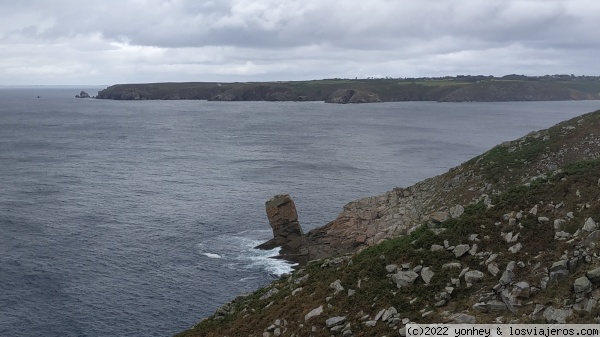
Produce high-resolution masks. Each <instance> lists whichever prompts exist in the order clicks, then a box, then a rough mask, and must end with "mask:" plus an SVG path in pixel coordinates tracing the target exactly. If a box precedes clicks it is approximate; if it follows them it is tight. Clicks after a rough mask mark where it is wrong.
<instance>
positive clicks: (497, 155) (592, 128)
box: [267, 111, 600, 262]
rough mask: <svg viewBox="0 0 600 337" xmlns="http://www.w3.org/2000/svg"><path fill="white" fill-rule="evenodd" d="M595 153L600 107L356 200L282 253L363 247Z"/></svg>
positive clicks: (599, 152) (311, 255) (310, 254)
mask: <svg viewBox="0 0 600 337" xmlns="http://www.w3.org/2000/svg"><path fill="white" fill-rule="evenodd" d="M596 158H600V111H597V112H594V113H590V114H586V115H583V116H580V117H577V118H574V119H571V120H569V121H566V122H563V123H560V124H557V125H556V126H554V127H552V128H550V129H547V130H542V131H537V132H532V133H530V134H528V135H527V136H525V137H522V138H519V139H517V140H514V141H510V142H505V143H503V144H500V145H498V146H496V147H495V148H493V149H492V150H490V151H488V152H486V153H484V154H482V155H481V156H479V157H476V158H474V159H472V160H470V161H468V162H466V163H463V164H462V165H460V166H458V167H456V168H454V169H451V170H450V171H449V172H447V173H445V174H442V175H439V176H436V177H433V178H430V179H426V180H424V181H421V182H419V183H417V184H415V185H413V186H410V187H407V188H395V189H393V190H391V191H388V192H386V193H384V194H382V195H378V196H373V197H367V198H362V199H358V200H356V201H352V202H350V203H348V204H347V205H346V206H344V209H343V210H342V212H341V213H340V214H339V216H338V217H337V218H336V219H335V220H333V221H331V222H330V223H328V224H326V225H324V226H323V227H319V228H315V229H313V230H311V231H309V232H308V233H306V235H304V236H303V238H304V239H302V240H304V241H303V243H302V245H298V244H291V243H288V244H287V246H286V247H288V248H289V247H301V250H302V251H301V252H300V250H299V249H297V250H294V249H286V250H283V251H282V256H283V257H285V258H289V259H291V260H294V261H297V262H298V259H296V258H295V256H297V255H299V254H300V255H302V256H303V259H302V260H303V261H304V260H305V259H304V256H306V259H307V260H314V259H321V258H328V257H331V256H335V255H340V254H347V253H353V252H357V251H361V250H363V249H365V248H367V247H370V246H374V245H376V244H379V243H381V242H383V241H385V240H388V239H391V238H394V237H398V236H402V235H406V234H409V233H410V232H411V231H413V230H415V229H416V228H418V227H419V226H421V225H429V226H433V225H435V224H436V223H440V222H444V221H446V220H447V219H451V218H457V217H459V216H460V215H461V214H462V212H463V210H464V207H465V206H467V205H469V204H472V203H476V202H482V203H483V204H484V205H485V206H486V207H492V205H491V198H490V197H491V196H492V195H497V194H499V193H501V192H503V191H505V190H506V188H508V187H511V186H514V185H518V184H527V183H528V182H530V181H532V180H534V179H536V178H540V177H542V178H543V177H545V175H544V174H546V175H547V174H553V173H555V172H556V170H557V168H558V167H560V166H562V165H565V164H568V163H571V162H576V161H580V160H590V159H596ZM548 172H550V173H548ZM288 197H289V196H288ZM294 211H295V210H294ZM268 212H269V211H268V210H267V213H268ZM296 219H297V218H296ZM294 240H295V242H299V241H298V240H299V239H298V238H294Z"/></svg>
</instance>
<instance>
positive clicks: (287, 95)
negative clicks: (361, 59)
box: [96, 75, 600, 104]
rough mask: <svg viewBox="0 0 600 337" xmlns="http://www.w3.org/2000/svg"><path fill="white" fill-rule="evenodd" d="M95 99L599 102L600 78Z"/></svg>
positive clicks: (238, 86)
mask: <svg viewBox="0 0 600 337" xmlns="http://www.w3.org/2000/svg"><path fill="white" fill-rule="evenodd" d="M96 98H99V99H113V100H179V99H185V100H210V101H323V102H327V103H338V104H345V103H377V102H403V101H438V102H468V101H473V102H505V101H560V100H589V99H600V77H597V76H574V75H545V76H524V75H507V76H502V77H493V76H454V77H450V76H447V77H436V78H369V79H323V80H314V81H284V82H236V83H216V82H182V83H174V82H168V83H145V84H115V85H111V86H109V87H108V88H106V89H104V90H101V91H100V92H98V95H97V96H96Z"/></svg>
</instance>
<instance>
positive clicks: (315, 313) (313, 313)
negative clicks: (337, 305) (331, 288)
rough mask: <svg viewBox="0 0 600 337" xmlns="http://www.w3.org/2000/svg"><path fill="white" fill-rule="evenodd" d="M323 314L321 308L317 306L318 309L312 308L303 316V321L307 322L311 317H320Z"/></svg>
mask: <svg viewBox="0 0 600 337" xmlns="http://www.w3.org/2000/svg"><path fill="white" fill-rule="evenodd" d="M322 313H323V306H322V305H321V306H319V307H318V308H314V309H312V310H311V311H309V312H308V314H306V315H305V316H304V321H308V320H309V319H311V318H313V317H317V316H319V315H321V314H322Z"/></svg>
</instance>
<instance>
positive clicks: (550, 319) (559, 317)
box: [543, 307, 573, 324]
mask: <svg viewBox="0 0 600 337" xmlns="http://www.w3.org/2000/svg"><path fill="white" fill-rule="evenodd" d="M571 315H573V310H571V309H556V308H553V307H548V308H547V309H546V310H544V314H543V316H544V318H545V319H546V323H548V324H557V323H558V324H565V323H567V318H569V316H571Z"/></svg>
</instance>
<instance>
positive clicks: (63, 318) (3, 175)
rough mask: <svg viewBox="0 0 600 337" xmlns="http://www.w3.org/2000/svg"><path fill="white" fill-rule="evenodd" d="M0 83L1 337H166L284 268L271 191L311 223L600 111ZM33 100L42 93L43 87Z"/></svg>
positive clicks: (583, 105) (561, 105)
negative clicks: (252, 98)
mask: <svg viewBox="0 0 600 337" xmlns="http://www.w3.org/2000/svg"><path fill="white" fill-rule="evenodd" d="M81 89H88V90H87V91H88V92H90V94H93V93H95V91H93V90H89V89H96V90H98V89H101V88H58V89H51V88H30V89H25V88H19V89H10V88H2V89H0V336H15V337H18V336H42V335H43V336H170V335H173V334H174V333H176V332H179V331H181V330H183V329H186V328H188V327H190V326H192V325H194V324H195V323H197V322H198V321H199V320H200V319H201V318H203V317H206V316H208V315H210V314H212V313H213V312H214V310H215V309H216V308H218V307H219V306H220V305H222V304H223V303H224V302H226V301H228V300H230V299H232V298H233V297H235V296H236V294H239V293H242V292H248V291H252V290H255V289H257V288H258V287H260V286H263V285H265V284H266V283H268V282H270V281H271V280H272V279H274V278H276V277H278V275H280V274H281V273H284V272H287V271H289V270H290V265H289V264H287V263H286V262H284V261H280V260H275V259H271V258H269V256H271V255H273V254H275V252H264V251H257V250H254V249H253V247H254V246H255V245H257V244H259V243H261V242H263V241H265V240H267V239H269V238H270V237H271V232H270V227H269V225H268V221H267V219H266V216H265V212H264V202H265V201H266V200H267V199H269V198H270V197H271V196H273V195H275V194H277V193H290V194H291V195H292V197H293V198H294V200H295V202H296V205H297V207H298V212H299V217H300V219H299V220H300V223H301V224H302V225H303V227H304V228H305V230H309V229H311V228H314V227H316V226H320V225H323V224H325V223H327V222H328V221H331V220H333V219H334V218H335V217H336V215H337V214H338V213H339V211H340V210H341V208H342V207H343V205H344V204H345V203H347V202H349V201H352V200H354V199H357V198H360V197H364V196H370V195H375V194H379V193H382V192H384V191H386V190H389V189H392V188H393V187H396V186H408V185H411V184H413V183H415V182H417V181H419V180H422V179H424V178H427V177H430V176H433V175H437V174H440V173H443V172H445V171H446V170H448V169H449V168H451V167H453V166H456V165H458V164H460V163H461V162H464V161H466V160H468V159H470V158H471V157H473V156H475V155H478V154H480V153H481V152H483V151H485V150H488V149H490V148H491V147H492V146H494V145H495V144H498V143H500V142H502V141H505V140H510V139H514V138H517V137H520V136H523V135H525V134H527V133H528V132H530V131H532V130H537V129H541V128H546V127H549V126H551V125H553V124H555V123H557V122H559V121H562V120H565V119H569V118H571V117H574V116H576V115H580V114H583V113H586V112H590V111H594V110H597V109H598V108H600V102H598V101H580V102H575V101H574V102H529V103H433V102H407V103H384V104H369V105H329V104H324V103H319V102H303V103H295V102H285V103H274V102H206V101H140V102H127V101H105V100H93V99H75V98H74V95H75V94H76V93H78V92H79V91H80V90H81ZM38 95H39V96H41V98H36V97H37V96H38Z"/></svg>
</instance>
